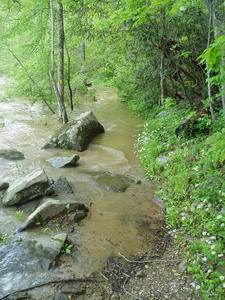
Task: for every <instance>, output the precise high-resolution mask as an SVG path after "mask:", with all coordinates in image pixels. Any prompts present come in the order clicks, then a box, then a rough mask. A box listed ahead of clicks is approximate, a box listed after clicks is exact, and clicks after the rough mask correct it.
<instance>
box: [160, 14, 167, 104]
mask: <svg viewBox="0 0 225 300" xmlns="http://www.w3.org/2000/svg"><path fill="white" fill-rule="evenodd" d="M160 19H161V24H162V26H161V30H160V31H161V34H160V35H161V50H160V89H161V95H160V105H164V98H165V84H164V80H165V78H164V59H165V56H164V39H163V38H164V34H165V25H166V12H165V9H161V12H160Z"/></svg>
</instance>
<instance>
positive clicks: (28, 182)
mask: <svg viewBox="0 0 225 300" xmlns="http://www.w3.org/2000/svg"><path fill="white" fill-rule="evenodd" d="M49 189H50V182H49V180H48V177H47V175H46V173H45V171H44V170H43V169H42V168H38V169H36V170H34V171H32V172H31V173H29V174H27V175H26V176H25V177H23V178H19V179H17V180H16V181H15V182H14V183H13V184H12V185H10V187H9V188H8V190H7V192H6V193H5V195H4V197H3V199H2V203H3V205H4V206H12V205H19V204H22V203H25V202H28V201H31V200H33V199H36V198H39V197H42V196H43V195H46V193H48V191H49Z"/></svg>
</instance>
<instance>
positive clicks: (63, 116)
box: [49, 0, 68, 124]
mask: <svg viewBox="0 0 225 300" xmlns="http://www.w3.org/2000/svg"><path fill="white" fill-rule="evenodd" d="M50 10H51V69H50V72H49V73H50V80H51V83H52V87H53V89H54V92H55V95H56V99H57V101H58V116H59V119H60V120H62V122H63V124H65V123H67V122H68V118H67V114H66V109H65V105H64V98H63V97H62V95H63V96H64V94H61V92H62V90H61V89H60V90H59V86H61V85H63V81H62V82H60V83H59V84H58V86H57V84H56V81H55V78H54V73H55V57H54V54H55V53H54V52H55V51H54V38H55V35H54V33H55V32H54V8H53V0H50ZM58 27H59V24H58ZM58 51H59V50H58ZM59 52H60V51H59ZM63 63H64V61H63ZM62 78H63V77H62ZM61 83H62V84H61Z"/></svg>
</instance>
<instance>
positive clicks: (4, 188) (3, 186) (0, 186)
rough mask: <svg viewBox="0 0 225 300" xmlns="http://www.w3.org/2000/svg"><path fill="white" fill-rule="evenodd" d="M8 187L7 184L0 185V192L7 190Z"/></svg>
mask: <svg viewBox="0 0 225 300" xmlns="http://www.w3.org/2000/svg"><path fill="white" fill-rule="evenodd" d="M8 187H9V183H8V182H3V183H0V191H5V190H7V188H8Z"/></svg>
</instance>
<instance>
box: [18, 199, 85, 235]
mask: <svg viewBox="0 0 225 300" xmlns="http://www.w3.org/2000/svg"><path fill="white" fill-rule="evenodd" d="M81 211H82V212H84V213H85V214H83V218H84V217H85V216H86V215H87V212H88V208H87V207H86V206H85V205H84V204H83V203H80V202H77V201H73V200H63V199H57V198H55V199H54V198H44V199H43V201H42V202H41V203H40V205H39V207H38V208H37V209H35V211H34V212H33V213H32V214H31V215H30V216H29V217H28V218H27V220H26V221H25V223H24V224H22V226H20V228H19V229H18V231H23V230H25V229H26V228H28V227H31V226H33V225H35V224H36V223H38V224H42V223H43V222H46V221H49V220H50V219H52V218H54V217H57V216H59V215H61V214H63V213H71V212H81ZM79 216H80V214H79Z"/></svg>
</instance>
